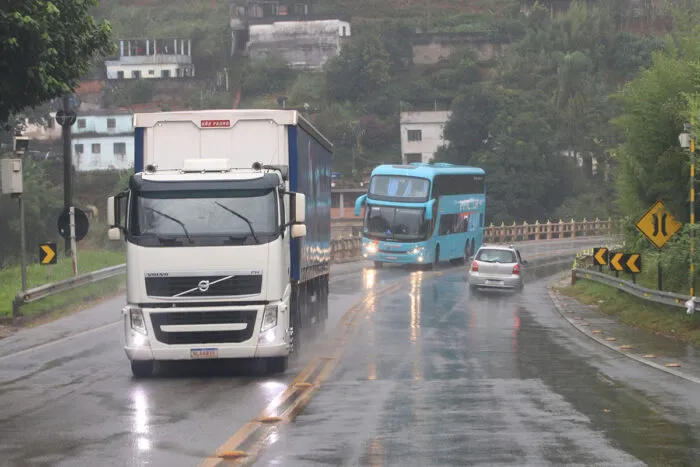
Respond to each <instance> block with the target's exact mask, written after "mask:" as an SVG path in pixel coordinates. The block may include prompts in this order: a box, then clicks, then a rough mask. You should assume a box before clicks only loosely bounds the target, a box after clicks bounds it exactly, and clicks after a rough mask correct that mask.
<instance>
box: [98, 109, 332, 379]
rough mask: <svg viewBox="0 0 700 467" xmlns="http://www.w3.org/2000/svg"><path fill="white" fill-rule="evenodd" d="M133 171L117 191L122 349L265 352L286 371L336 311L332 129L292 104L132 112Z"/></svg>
mask: <svg viewBox="0 0 700 467" xmlns="http://www.w3.org/2000/svg"><path fill="white" fill-rule="evenodd" d="M134 127H135V137H134V139H135V155H134V159H135V171H134V172H135V174H134V175H133V176H131V178H130V181H129V188H128V190H126V191H124V192H122V193H119V194H118V195H117V196H114V197H111V198H109V201H108V206H107V214H108V221H109V224H110V227H111V229H110V231H109V237H110V239H112V240H122V239H123V240H124V241H125V242H126V269H127V293H126V294H127V297H126V298H127V305H126V307H125V308H124V309H123V317H124V333H125V347H124V349H125V351H126V354H127V356H128V358H129V360H130V361H131V369H132V372H133V374H134V375H135V376H137V377H145V376H150V375H151V374H152V373H153V370H154V367H155V363H156V362H157V361H173V360H191V359H223V358H227V359H229V358H233V359H235V358H254V359H265V360H266V363H267V365H266V368H267V370H268V371H270V372H284V371H285V370H286V368H287V362H288V357H289V355H290V354H293V353H294V352H295V351H298V346H299V337H300V330H301V328H303V327H307V326H310V327H311V326H314V327H315V326H317V325H318V324H320V323H323V322H324V321H325V319H326V317H327V313H328V283H329V274H330V259H331V258H330V256H331V235H330V228H331V226H330V223H331V219H330V208H331V176H332V173H331V156H332V145H331V143H330V142H329V141H328V140H327V139H326V138H325V137H324V136H323V135H322V134H321V133H319V132H318V131H317V130H316V129H315V128H314V127H313V126H312V125H311V124H310V123H309V122H308V121H306V120H305V119H304V118H303V117H302V116H301V115H300V114H299V113H298V112H297V111H294V110H206V111H192V112H162V113H148V114H136V115H134Z"/></svg>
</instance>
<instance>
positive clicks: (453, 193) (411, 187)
mask: <svg viewBox="0 0 700 467" xmlns="http://www.w3.org/2000/svg"><path fill="white" fill-rule="evenodd" d="M485 175H486V174H485V172H484V170H483V169H480V168H476V167H465V166H457V165H453V164H446V163H435V164H425V163H412V164H409V165H380V166H378V167H376V168H375V169H374V170H373V171H372V177H371V179H370V183H369V189H368V191H367V194H365V195H362V196H360V197H359V198H357V201H356V202H355V215H357V216H359V215H360V214H361V210H362V206H363V205H365V214H364V225H363V228H362V230H363V233H362V254H363V256H364V257H365V258H367V259H369V260H372V261H374V263H375V266H376V267H381V266H382V264H384V263H403V264H424V265H426V266H428V267H432V266H434V265H435V264H437V263H438V262H441V261H453V260H458V261H465V262H466V260H467V259H469V257H471V256H472V255H473V254H474V252H475V251H476V250H477V249H478V248H479V247H480V246H481V241H482V238H483V232H484V213H485V207H486V195H485V183H484V178H485Z"/></svg>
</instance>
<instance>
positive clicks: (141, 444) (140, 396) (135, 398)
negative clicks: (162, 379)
mask: <svg viewBox="0 0 700 467" xmlns="http://www.w3.org/2000/svg"><path fill="white" fill-rule="evenodd" d="M132 407H133V411H134V415H133V431H134V433H136V434H137V435H140V436H139V437H138V439H137V442H136V446H137V447H138V449H139V451H147V450H149V449H150V448H151V442H150V441H149V439H148V437H147V435H148V433H149V428H150V427H149V423H148V422H149V420H148V397H147V395H146V392H145V391H144V390H143V389H142V388H135V389H134V391H133V393H132Z"/></svg>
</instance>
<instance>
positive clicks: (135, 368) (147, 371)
mask: <svg viewBox="0 0 700 467" xmlns="http://www.w3.org/2000/svg"><path fill="white" fill-rule="evenodd" d="M154 366H155V362H154V361H153V360H132V361H131V373H132V374H133V375H134V376H135V377H136V378H148V377H150V376H153V368H154Z"/></svg>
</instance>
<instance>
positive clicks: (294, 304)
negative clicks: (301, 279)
mask: <svg viewBox="0 0 700 467" xmlns="http://www.w3.org/2000/svg"><path fill="white" fill-rule="evenodd" d="M290 308H291V310H290V314H289V327H290V328H291V330H290V336H289V339H290V344H291V345H290V355H295V356H296V355H298V354H299V350H300V349H301V300H300V297H299V289H297V288H295V289H294V291H293V292H292V297H291V300H290Z"/></svg>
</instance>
